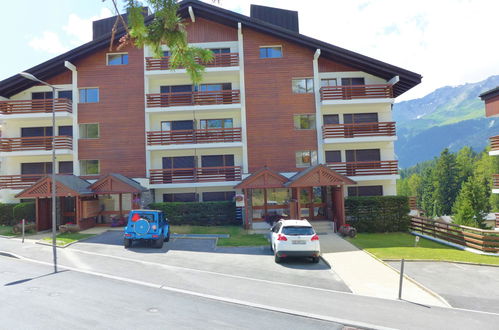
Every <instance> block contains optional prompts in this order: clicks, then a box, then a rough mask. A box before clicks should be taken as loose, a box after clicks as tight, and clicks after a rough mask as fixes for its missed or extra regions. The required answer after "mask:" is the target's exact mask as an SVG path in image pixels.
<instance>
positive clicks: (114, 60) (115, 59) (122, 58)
mask: <svg viewBox="0 0 499 330" xmlns="http://www.w3.org/2000/svg"><path fill="white" fill-rule="evenodd" d="M125 64H128V54H107V65H125Z"/></svg>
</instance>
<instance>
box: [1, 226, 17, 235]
mask: <svg viewBox="0 0 499 330" xmlns="http://www.w3.org/2000/svg"><path fill="white" fill-rule="evenodd" d="M0 235H1V236H16V234H14V233H13V232H12V226H3V225H2V226H0Z"/></svg>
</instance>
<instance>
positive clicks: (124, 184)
mask: <svg viewBox="0 0 499 330" xmlns="http://www.w3.org/2000/svg"><path fill="white" fill-rule="evenodd" d="M90 189H92V191H93V192H94V194H96V195H100V194H127V193H132V194H139V193H141V192H144V191H147V189H146V188H144V187H142V186H141V185H140V184H139V183H138V182H137V181H135V180H133V179H130V178H128V177H126V176H124V175H121V174H118V173H110V174H108V175H106V176H105V177H102V178H100V179H99V180H97V181H96V182H94V183H92V185H90Z"/></svg>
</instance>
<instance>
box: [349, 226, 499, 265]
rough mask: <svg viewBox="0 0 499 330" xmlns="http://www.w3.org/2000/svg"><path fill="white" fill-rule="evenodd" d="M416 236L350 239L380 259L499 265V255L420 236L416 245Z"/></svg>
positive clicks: (396, 235) (388, 235)
mask: <svg viewBox="0 0 499 330" xmlns="http://www.w3.org/2000/svg"><path fill="white" fill-rule="evenodd" d="M414 237H415V236H413V235H411V234H408V233H386V234H366V233H364V234H358V235H357V237H355V238H349V239H348V240H349V241H350V242H351V243H352V244H354V245H356V246H357V247H359V248H361V249H364V250H366V251H368V252H370V253H372V254H373V255H375V256H376V257H378V258H379V259H402V258H403V259H406V260H421V259H423V260H442V261H460V262H472V263H480V264H487V265H499V256H498V257H493V256H484V255H480V254H475V253H472V252H468V251H462V250H458V249H455V248H453V247H450V246H447V245H443V244H440V243H436V242H433V241H430V240H427V239H424V238H420V240H419V243H418V246H417V247H414Z"/></svg>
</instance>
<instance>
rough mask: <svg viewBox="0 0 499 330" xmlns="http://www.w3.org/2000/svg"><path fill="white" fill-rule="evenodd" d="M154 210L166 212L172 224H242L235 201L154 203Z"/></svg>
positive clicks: (151, 206) (152, 207)
mask: <svg viewBox="0 0 499 330" xmlns="http://www.w3.org/2000/svg"><path fill="white" fill-rule="evenodd" d="M149 207H150V208H151V209H154V210H162V211H163V212H165V215H166V217H167V218H168V220H169V222H170V224H172V225H196V226H223V225H240V224H241V221H237V220H236V204H235V203H234V202H202V203H197V202H188V203H187V202H185V203H183V202H182V203H180V202H173V203H152V204H151V205H150V206H149Z"/></svg>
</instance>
